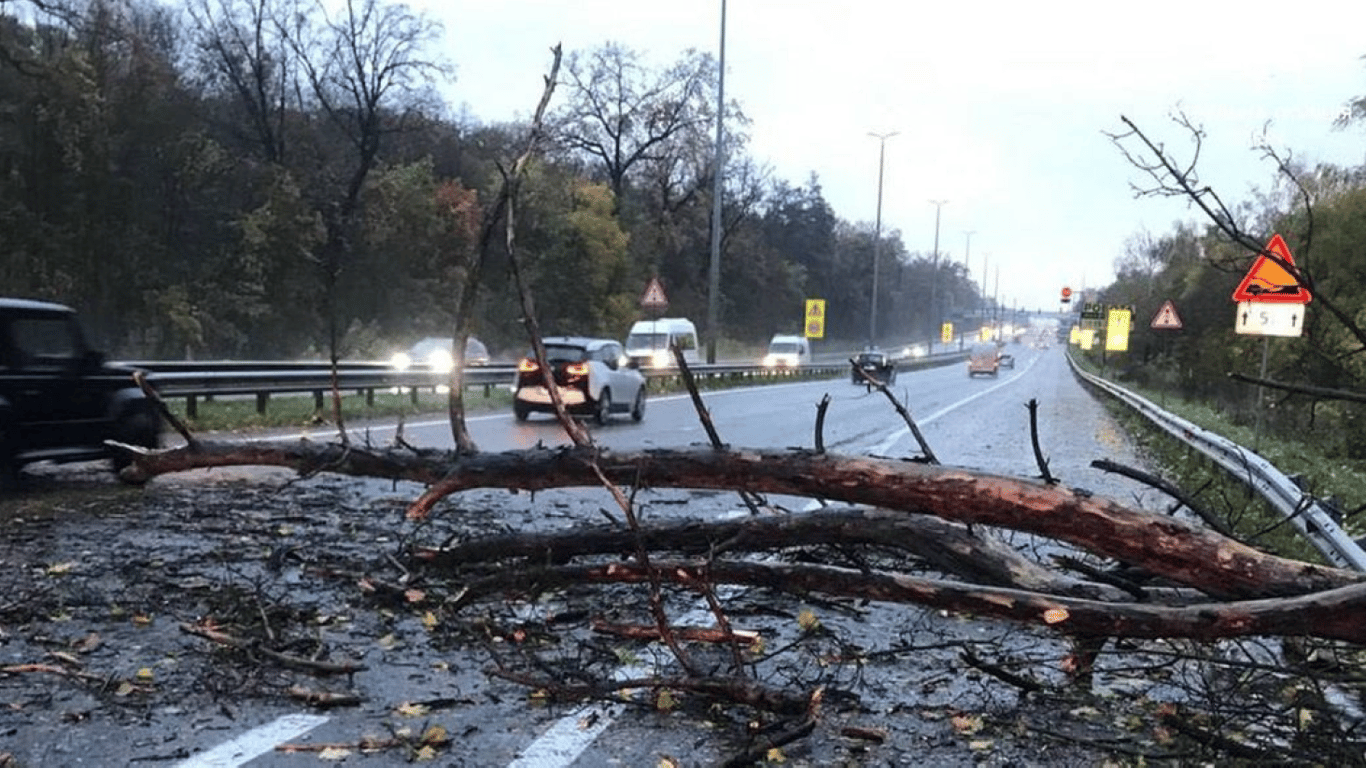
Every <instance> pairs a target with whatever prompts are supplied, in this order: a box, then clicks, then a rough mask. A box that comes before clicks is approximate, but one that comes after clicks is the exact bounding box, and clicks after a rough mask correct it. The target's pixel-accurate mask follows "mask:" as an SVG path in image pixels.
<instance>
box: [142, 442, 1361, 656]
mask: <svg viewBox="0 0 1366 768" xmlns="http://www.w3.org/2000/svg"><path fill="white" fill-rule="evenodd" d="M119 450H120V451H121V452H122V453H123V454H124V455H125V456H126V458H127V459H128V460H129V462H130V466H129V467H128V468H127V469H125V470H124V471H125V472H128V473H135V476H136V478H137V479H139V480H143V481H145V480H147V479H150V478H151V477H153V476H155V475H158V474H162V473H166V472H178V471H184V470H188V469H194V468H202V467H210V466H228V465H266V466H278V467H287V468H290V469H293V470H295V471H297V472H299V473H300V474H304V475H307V474H312V473H316V472H320V471H327V472H336V473H343V474H352V475H364V476H369V477H380V478H386V479H393V480H408V481H414V482H418V483H422V484H424V485H428V486H430V487H431V488H432V489H439V493H440V495H442V496H445V495H449V494H453V493H457V492H459V491H464V490H470V489H475V488H514V489H521V490H544V489H549V488H565V487H584V486H589V487H592V486H598V485H600V484H601V483H602V482H603V480H604V478H605V479H606V480H608V481H610V482H612V483H617V484H620V485H624V486H631V487H635V488H662V487H670V488H696V489H744V490H746V491H749V492H752V493H772V494H791V495H798V496H807V497H811V498H816V499H822V500H826V501H831V502H846V503H849V504H860V505H868V506H871V507H875V508H878V509H881V510H898V511H901V512H904V513H914V514H917V515H932V516H935V517H937V518H941V519H943V520H951V521H956V522H958V523H963V524H973V525H984V526H994V527H998V528H1007V529H1012V530H1017V531H1022V532H1025V533H1031V534H1035V535H1038V536H1043V537H1047V538H1049V539H1055V540H1058V541H1062V542H1066V543H1068V544H1070V545H1073V546H1075V547H1079V548H1081V549H1083V550H1085V551H1087V552H1090V553H1093V554H1095V555H1100V556H1102V557H1106V558H1110V559H1112V560H1114V561H1115V562H1117V563H1122V564H1124V565H1127V566H1130V567H1136V568H1139V569H1141V570H1142V571H1144V572H1146V573H1149V574H1152V575H1154V576H1158V577H1162V578H1164V579H1166V580H1168V581H1169V582H1171V583H1173V584H1176V585H1181V586H1184V587H1189V588H1192V589H1195V590H1198V591H1199V592H1201V593H1203V594H1205V595H1207V596H1209V597H1210V598H1217V599H1222V600H1233V599H1241V600H1248V599H1257V598H1291V597H1297V596H1307V595H1314V594H1316V593H1322V594H1320V595H1319V599H1320V600H1322V601H1323V603H1322V604H1323V605H1324V606H1329V605H1333V606H1336V608H1335V610H1344V609H1346V608H1348V607H1350V606H1351V605H1353V604H1354V603H1353V600H1354V599H1356V598H1355V593H1353V592H1351V591H1350V590H1347V595H1348V597H1347V598H1346V602H1343V600H1344V599H1345V598H1344V597H1343V595H1342V594H1340V593H1337V592H1332V593H1331V595H1329V594H1328V593H1329V592H1330V591H1332V590H1338V589H1339V588H1342V587H1349V586H1351V585H1358V584H1363V583H1366V576H1363V575H1361V574H1357V573H1354V572H1351V571H1345V570H1340V569H1336V568H1330V567H1326V566H1319V565H1313V564H1310V563H1305V562H1301V561H1297V560H1290V559H1286V558H1281V557H1277V556H1275V555H1272V554H1268V553H1265V552H1261V551H1259V550H1256V549H1253V548H1252V547H1249V546H1247V545H1245V544H1243V543H1241V542H1239V541H1236V540H1234V539H1231V538H1229V537H1226V536H1224V535H1222V534H1219V533H1216V532H1214V531H1211V530H1208V529H1205V528H1202V527H1199V526H1196V525H1194V524H1192V523H1187V522H1185V521H1183V520H1180V519H1176V518H1172V517H1169V516H1166V515H1161V514H1155V513H1151V512H1144V511H1140V510H1134V509H1131V508H1128V507H1125V506H1123V505H1121V504H1119V503H1118V502H1116V501H1114V500H1111V499H1106V498H1103V497H1099V496H1093V495H1090V494H1088V493H1084V492H1080V491H1076V490H1074V489H1071V488H1067V487H1065V486H1062V485H1060V484H1047V483H1040V482H1035V481H1029V480H1022V479H1018V478H1009V477H1002V476H996V475H988V474H983V473H978V472H971V471H968V470H964V469H958V468H952V467H943V466H934V465H927V464H922V463H919V462H913V461H897V460H890V459H878V458H868V457H854V456H838V455H832V454H816V453H811V452H804V451H755V450H726V449H722V450H718V449H708V448H699V449H691V450H651V451H643V452H633V453H618V452H613V451H608V450H604V449H599V448H595V447H591V446H590V447H583V446H575V447H566V448H560V449H545V448H540V449H532V450H525V451H509V452H504V453H487V454H474V455H464V454H458V453H454V452H450V453H448V452H440V451H436V452H434V451H422V452H414V451H411V450H409V449H404V448H390V449H365V448H360V447H357V446H354V445H352V446H341V445H326V444H319V443H313V442H305V441H290V442H283V443H251V444H241V443H231V444H229V443H209V442H200V443H198V444H197V445H194V446H188V445H187V446H184V447H180V448H175V449H170V450H164V451H155V452H148V451H144V450H141V449H138V448H135V447H131V446H121V447H120V449H119ZM427 495H429V496H430V495H432V493H431V491H429V492H428V494H427ZM427 511H428V510H422V511H420V512H419V513H418V514H426V513H427ZM804 518H805V516H800V515H794V516H791V517H790V518H785V519H784V523H785V524H787V525H790V526H792V528H794V529H796V528H797V527H799V526H800V525H801V522H797V521H802V522H808V523H809V521H808V520H805V519H804ZM868 519H871V518H855V517H848V518H845V519H844V520H843V521H838V522H836V521H832V520H831V518H830V517H829V516H827V517H825V518H824V519H822V518H814V517H813V518H810V520H814V521H817V522H825V523H826V525H825V527H824V528H823V529H819V530H820V535H822V536H831V535H833V534H832V529H833V528H836V527H840V526H843V527H844V528H845V529H846V530H848V529H857V528H859V527H860V524H861V523H862V522H866V521H867V520H868ZM878 519H880V520H883V521H885V519H886V518H885V513H880V514H879V515H878ZM789 521H790V522H789ZM784 523H771V524H769V525H770V526H772V527H781V526H782V525H783V524H784ZM884 525H885V523H884ZM697 530H698V531H699V534H698V538H696V539H694V541H695V542H697V543H694V544H693V546H694V547H695V548H696V547H698V546H699V545H700V542H707V543H708V548H709V549H708V556H709V557H714V556H715V555H716V554H717V553H715V552H713V551H712V547H713V545H715V544H716V543H719V542H727V541H732V540H735V539H737V538H743V537H744V536H746V535H756V534H754V533H753V532H752V531H751V532H748V533H747V532H746V530H745V529H735V530H733V529H732V528H729V527H727V526H724V525H722V526H717V527H715V528H714V529H711V530H707V529H703V528H700V527H699V528H697ZM622 531H623V533H621V534H619V535H617V536H616V537H615V538H609V539H607V540H606V541H605V542H604V543H603V549H604V550H605V551H610V550H613V549H621V548H623V547H629V551H635V549H636V548H637V547H647V548H653V547H660V548H663V549H669V548H672V547H674V546H676V545H678V544H680V543H684V542H686V541H687V539H685V538H684V537H680V536H678V535H677V532H676V531H673V532H663V533H662V534H659V533H657V535H652V532H651V531H650V530H649V528H647V527H641V528H640V529H639V530H635V531H632V530H628V529H622ZM898 534H899V537H900V538H902V539H905V540H910V538H911V537H909V536H906V535H905V532H904V531H899V532H898ZM943 534H944V531H943V530H941V531H940V532H939V533H938V534H936V535H943ZM572 535H574V536H582V535H583V534H581V533H575V534H572ZM848 535H849V536H863V537H878V538H880V540H881V542H883V543H885V542H886V541H889V540H896V539H892V538H888V535H889V534H888V531H887V530H886V528H885V527H884V528H870V529H868V530H865V531H862V532H855V533H849V534H848ZM959 535H962V532H960V534H959ZM782 538H785V537H780V538H779V540H781V539H782ZM865 540H868V541H870V540H871V539H870V538H865ZM930 540H931V541H933V540H934V539H930ZM798 541H799V540H798ZM516 546H518V547H520V548H522V549H523V550H534V549H536V548H544V547H546V546H547V545H546V544H545V543H544V541H543V540H542V539H537V538H528V539H527V540H525V541H523V542H519V543H517V544H516ZM508 547H509V545H508V544H501V545H499V547H498V548H497V549H494V548H491V547H490V546H489V544H488V543H487V542H472V543H470V544H468V545H467V547H466V549H465V551H466V552H468V551H470V550H474V549H484V550H487V551H500V550H506V549H508ZM924 547H925V545H924V544H923V543H922V545H921V548H922V549H923V548H924ZM550 549H551V550H552V551H554V549H555V547H554V545H551V546H550ZM721 549H722V552H724V549H725V547H724V546H722V547H721ZM945 549H946V550H951V549H952V547H945ZM562 554H572V552H571V551H569V550H565V551H564V552H563V553H562ZM971 554H972V555H973V556H974V557H977V558H981V559H983V560H986V561H990V562H992V566H991V569H992V570H995V571H997V572H998V574H1008V573H1010V572H1011V570H1012V567H1011V566H1010V565H1006V564H1004V563H1005V561H1004V559H1003V558H1002V556H1001V555H1000V554H996V555H993V556H991V557H987V556H986V554H987V548H986V545H985V544H980V545H978V546H977V547H976V548H975V549H974V550H972V551H971ZM428 557H431V558H434V559H437V560H441V561H443V562H446V563H448V564H449V563H452V562H456V561H459V560H460V556H458V555H453V554H450V553H429V554H428ZM970 560H971V558H969V561H970ZM945 563H946V564H947V561H945ZM715 566H716V564H715V561H714V560H712V561H710V562H709V567H712V568H715ZM947 567H948V568H950V569H951V570H954V571H958V572H963V573H971V572H972V571H973V570H974V568H977V570H979V571H980V570H984V569H982V568H978V567H977V566H971V567H969V566H958V567H955V566H952V565H951V564H947ZM1015 568H1016V569H1017V570H1022V569H1021V568H1020V567H1019V566H1015ZM1030 572H1031V573H1034V574H1035V575H1034V576H1033V581H1034V583H1035V584H1036V585H1048V584H1053V585H1054V587H1055V588H1057V589H1058V592H1065V591H1068V590H1075V589H1078V588H1079V585H1078V584H1076V583H1072V582H1069V583H1066V584H1063V583H1061V582H1052V581H1050V580H1049V579H1044V578H1040V577H1039V576H1037V572H1036V571H1034V570H1033V569H1032V568H1031V569H1030ZM713 573H714V571H713ZM976 578H979V579H980V578H981V577H980V575H979V576H977V577H976ZM989 581H995V582H996V583H1007V584H1009V585H1010V586H1012V587H1014V586H1018V585H1022V584H1027V583H1029V580H1028V579H1026V578H1025V577H1024V576H1023V575H1021V576H1010V577H1009V578H1003V577H1001V576H999V575H998V577H997V578H995V579H992V580H989ZM812 588H813V589H819V583H817V584H814V585H813V586H812ZM978 589H979V590H981V595H980V596H979V597H978V598H973V599H968V598H967V597H966V596H964V597H962V598H961V599H962V600H963V601H964V602H963V606H962V607H961V609H963V610H970V611H971V612H973V613H978V614H991V615H996V616H1000V617H1003V618H1011V619H1016V620H1021V619H1023V618H1025V617H1024V616H1022V615H1021V613H1020V609H1019V608H1018V605H1019V601H1018V600H1017V599H1015V597H1014V596H1013V595H1012V596H1011V597H1010V598H1009V599H1001V598H999V596H997V597H992V593H991V592H990V591H989V590H987V588H986V587H978ZM1091 589H1092V590H1093V591H1095V592H1099V591H1100V587H1099V586H1093V587H1091ZM1047 594H1050V595H1051V596H1052V597H1054V598H1057V599H1059V600H1060V599H1061V598H1062V597H1063V596H1065V595H1063V594H1057V593H1052V592H1050V593H1047ZM925 595H926V599H927V601H928V595H929V591H927V592H926V593H925ZM902 599H905V598H902ZM1187 601H1188V599H1187ZM931 602H933V601H931ZM1310 603H1311V604H1312V601H1310ZM934 604H938V603H937V602H934ZM1040 604H1041V605H1042V603H1040ZM944 607H950V608H952V607H954V606H952V605H945V606H944ZM1059 607H1063V606H1062V605H1061V603H1060V604H1059ZM1285 607H1286V610H1287V611H1288V612H1289V613H1288V614H1287V615H1290V616H1302V615H1303V613H1302V612H1303V611H1304V610H1306V604H1305V602H1304V601H1287V603H1286V605H1285ZM1256 608H1257V612H1258V614H1259V615H1264V614H1265V613H1266V612H1267V611H1269V610H1272V609H1273V608H1274V606H1257V607H1256ZM1097 609H1098V607H1097ZM1203 610H1206V611H1212V610H1214V609H1213V608H1212V606H1211V605H1208V604H1207V605H1206V606H1205V607H1204V608H1203ZM1239 610H1241V609H1239ZM1036 613H1037V612H1036ZM1235 613H1236V611H1235ZM1210 615H1211V617H1213V614H1210ZM1034 618H1036V619H1037V618H1039V617H1038V616H1037V615H1036V616H1035V617H1034ZM1267 621H1270V622H1271V623H1270V624H1266V625H1264V626H1268V627H1269V626H1274V625H1275V621H1274V620H1270V619H1267ZM1348 624H1350V622H1348ZM1134 626H1136V625H1135V624H1133V623H1132V622H1126V621H1124V620H1116V621H1115V622H1113V626H1111V627H1110V628H1109V629H1107V630H1106V632H1107V634H1113V635H1118V636H1123V635H1124V634H1125V633H1126V631H1131V630H1129V629H1126V628H1131V627H1134ZM1220 626H1222V627H1224V629H1222V630H1216V629H1214V627H1220ZM1287 626H1288V625H1287ZM1303 629H1304V630H1305V633H1307V634H1320V633H1322V636H1324V637H1335V638H1339V639H1348V640H1354V641H1361V640H1362V639H1366V623H1361V627H1359V628H1357V629H1352V628H1350V627H1344V626H1341V623H1340V622H1336V621H1323V622H1317V623H1313V624H1310V625H1307V626H1305V627H1303ZM1195 630H1196V628H1194V627H1193V626H1190V625H1186V624H1181V623H1179V622H1173V623H1171V624H1170V628H1169V630H1167V631H1168V632H1169V633H1170V634H1171V635H1173V636H1198V637H1202V638H1209V637H1211V636H1216V635H1218V634H1220V633H1221V632H1222V633H1225V634H1227V635H1230V636H1231V635H1239V634H1244V633H1246V632H1247V628H1246V627H1244V626H1240V624H1239V622H1238V621H1236V620H1230V621H1228V622H1215V621H1211V622H1210V626H1208V627H1199V628H1198V632H1196V631H1195ZM1132 631H1137V630H1132ZM1264 631H1270V630H1264ZM1211 633H1213V634H1211ZM1158 634H1161V633H1160V632H1159V633H1156V634H1155V633H1154V632H1153V631H1152V630H1148V629H1145V630H1142V631H1141V632H1140V633H1139V634H1138V635H1137V636H1144V637H1151V636H1157V635H1158Z"/></svg>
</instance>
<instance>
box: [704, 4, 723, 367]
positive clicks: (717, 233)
mask: <svg viewBox="0 0 1366 768" xmlns="http://www.w3.org/2000/svg"><path fill="white" fill-rule="evenodd" d="M719 64H720V67H719V69H718V70H717V73H716V156H715V158H714V159H713V160H712V166H713V175H712V181H711V263H710V264H709V265H708V267H707V362H708V363H714V362H716V339H717V337H718V336H720V335H721V296H720V294H721V190H722V185H721V179H722V177H723V176H724V175H725V165H726V152H725V144H724V134H723V132H722V129H723V127H724V126H725V113H726V109H725V108H726V0H721V55H720V59H719Z"/></svg>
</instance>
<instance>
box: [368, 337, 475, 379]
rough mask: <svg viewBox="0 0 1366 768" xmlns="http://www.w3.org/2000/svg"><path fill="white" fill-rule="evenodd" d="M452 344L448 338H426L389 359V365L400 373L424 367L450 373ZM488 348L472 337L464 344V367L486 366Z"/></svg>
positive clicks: (452, 366)
mask: <svg viewBox="0 0 1366 768" xmlns="http://www.w3.org/2000/svg"><path fill="white" fill-rule="evenodd" d="M452 349H454V342H453V341H452V340H451V338H450V337H448V336H428V337H427V338H425V339H423V340H422V341H419V342H418V343H416V344H414V345H413V346H412V347H410V348H409V349H408V351H406V352H398V353H395V354H394V356H393V357H392V358H390V364H391V365H393V366H394V367H395V368H397V369H399V370H400V371H406V370H408V369H409V368H412V367H413V366H425V367H426V368H428V369H430V370H433V371H437V372H439V373H450V371H451V369H452V368H454V367H455V358H454V355H453V353H452ZM488 364H489V348H488V347H486V346H484V342H482V341H480V340H479V339H476V338H474V337H473V336H471V337H469V339H467V340H466V342H465V365H466V366H471V365H488Z"/></svg>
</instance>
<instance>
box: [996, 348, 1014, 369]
mask: <svg viewBox="0 0 1366 768" xmlns="http://www.w3.org/2000/svg"><path fill="white" fill-rule="evenodd" d="M996 363H997V365H999V366H1001V367H1002V368H1010V369H1012V370H1014V368H1015V356H1014V355H1012V354H1010V353H1009V352H1002V353H1000V354H999V355H997V356H996Z"/></svg>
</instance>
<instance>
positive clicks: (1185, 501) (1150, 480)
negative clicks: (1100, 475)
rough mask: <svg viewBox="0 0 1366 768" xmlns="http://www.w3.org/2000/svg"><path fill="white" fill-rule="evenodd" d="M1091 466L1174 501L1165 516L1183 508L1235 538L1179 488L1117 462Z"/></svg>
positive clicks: (1222, 524) (1212, 515) (1101, 461)
mask: <svg viewBox="0 0 1366 768" xmlns="http://www.w3.org/2000/svg"><path fill="white" fill-rule="evenodd" d="M1091 466H1092V467H1094V468H1096V469H1099V470H1100V471H1102V472H1113V473H1115V474H1117V475H1124V476H1125V477H1128V478H1130V479H1133V480H1137V481H1139V482H1140V483H1143V484H1144V485H1148V486H1151V487H1153V488H1156V489H1157V490H1159V491H1162V492H1163V493H1165V494H1167V495H1168V496H1170V497H1172V498H1173V499H1175V500H1176V504H1175V505H1174V506H1173V507H1172V508H1171V509H1168V510H1167V514H1170V515H1174V514H1176V513H1177V512H1178V511H1180V509H1181V507H1183V506H1184V507H1185V508H1187V509H1189V510H1190V511H1191V512H1192V513H1194V514H1195V515H1196V516H1198V517H1199V518H1200V519H1201V520H1203V521H1205V525H1208V526H1209V527H1210V528H1213V529H1214V530H1216V531H1218V532H1219V533H1221V534H1223V535H1225V536H1227V537H1229V538H1231V539H1232V538H1236V537H1235V536H1234V532H1233V529H1232V528H1230V527H1229V526H1228V524H1227V523H1225V522H1224V521H1223V520H1221V519H1220V518H1219V516H1218V515H1216V514H1214V513H1213V512H1210V511H1209V510H1208V509H1205V508H1204V507H1203V506H1201V505H1199V504H1197V503H1196V502H1195V500H1194V499H1192V498H1190V497H1189V496H1188V495H1186V493H1185V492H1184V491H1182V490H1181V489H1180V488H1178V487H1176V486H1175V485H1172V484H1171V483H1169V482H1167V481H1166V480H1163V479H1162V478H1160V477H1158V476H1157V475H1154V474H1151V473H1149V472H1144V471H1143V470H1141V469H1135V468H1134V467H1129V466H1125V465H1123V464H1120V463H1119V462H1117V461H1110V460H1109V459H1096V460H1095V461H1093V462H1091Z"/></svg>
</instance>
